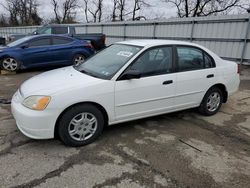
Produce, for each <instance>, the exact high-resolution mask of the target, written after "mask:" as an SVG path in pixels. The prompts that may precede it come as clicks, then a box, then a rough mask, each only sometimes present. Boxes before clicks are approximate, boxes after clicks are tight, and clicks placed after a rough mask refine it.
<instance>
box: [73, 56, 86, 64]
mask: <svg viewBox="0 0 250 188" xmlns="http://www.w3.org/2000/svg"><path fill="white" fill-rule="evenodd" d="M78 58H82V59H83V60H82V62H81V63H83V62H84V61H85V60H86V57H85V55H83V54H76V55H74V57H73V60H72V62H73V65H74V66H78V65H79V64H80V62H77V61H78V60H77V59H78ZM79 61H80V60H79Z"/></svg>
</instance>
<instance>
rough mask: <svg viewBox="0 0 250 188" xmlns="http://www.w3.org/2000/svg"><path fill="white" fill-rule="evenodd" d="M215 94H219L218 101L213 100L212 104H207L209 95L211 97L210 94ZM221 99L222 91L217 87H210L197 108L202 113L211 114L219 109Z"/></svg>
mask: <svg viewBox="0 0 250 188" xmlns="http://www.w3.org/2000/svg"><path fill="white" fill-rule="evenodd" d="M215 94H217V95H218V96H219V101H218V102H217V101H215V104H214V105H209V100H210V97H212V95H215ZM222 101H223V95H222V91H221V90H220V89H219V88H218V87H212V88H210V89H209V90H208V91H207V93H206V94H205V96H204V98H203V100H202V102H201V104H200V106H199V108H198V110H199V112H200V113H201V114H202V115H205V116H212V115H214V114H216V113H217V112H218V111H219V110H220V107H221V105H222ZM210 102H211V100H210ZM211 106H213V107H214V108H212V107H211Z"/></svg>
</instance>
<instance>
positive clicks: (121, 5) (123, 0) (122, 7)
mask: <svg viewBox="0 0 250 188" xmlns="http://www.w3.org/2000/svg"><path fill="white" fill-rule="evenodd" d="M117 4H118V5H117V9H118V10H119V20H120V21H124V14H125V13H124V12H125V5H126V0H117Z"/></svg>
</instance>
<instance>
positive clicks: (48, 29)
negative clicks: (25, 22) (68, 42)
mask: <svg viewBox="0 0 250 188" xmlns="http://www.w3.org/2000/svg"><path fill="white" fill-rule="evenodd" d="M42 34H51V27H50V28H47V29H45V30H44V31H43V33H42Z"/></svg>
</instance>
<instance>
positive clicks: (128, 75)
mask: <svg viewBox="0 0 250 188" xmlns="http://www.w3.org/2000/svg"><path fill="white" fill-rule="evenodd" d="M139 78H141V73H140V72H139V71H137V70H128V71H126V72H124V73H123V74H122V76H121V77H120V79H119V80H130V79H139Z"/></svg>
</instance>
